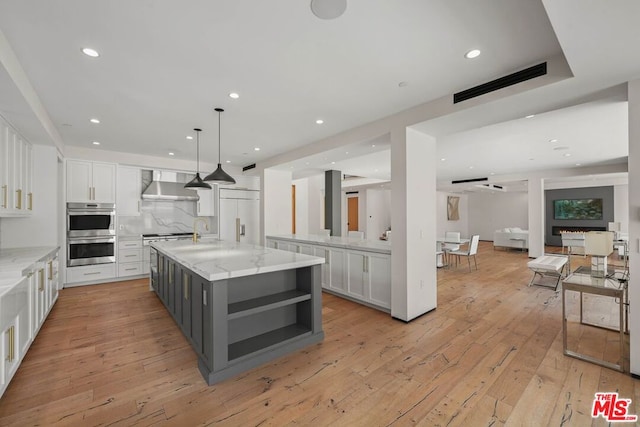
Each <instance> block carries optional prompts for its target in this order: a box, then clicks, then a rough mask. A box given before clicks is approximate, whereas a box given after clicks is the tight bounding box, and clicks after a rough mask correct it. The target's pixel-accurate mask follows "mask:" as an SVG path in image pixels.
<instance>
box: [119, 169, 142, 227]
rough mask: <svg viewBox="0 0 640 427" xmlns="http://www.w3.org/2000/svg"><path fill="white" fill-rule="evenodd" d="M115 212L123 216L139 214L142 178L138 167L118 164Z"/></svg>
mask: <svg viewBox="0 0 640 427" xmlns="http://www.w3.org/2000/svg"><path fill="white" fill-rule="evenodd" d="M117 182H118V184H117V189H118V191H117V192H116V213H117V214H118V215H123V216H125V215H126V216H138V215H140V203H141V193H142V180H141V177H140V168H133V167H129V166H118V179H117Z"/></svg>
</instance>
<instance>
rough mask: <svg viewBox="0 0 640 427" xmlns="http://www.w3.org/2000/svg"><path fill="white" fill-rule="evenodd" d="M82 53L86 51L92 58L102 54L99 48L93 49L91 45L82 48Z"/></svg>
mask: <svg viewBox="0 0 640 427" xmlns="http://www.w3.org/2000/svg"><path fill="white" fill-rule="evenodd" d="M82 53H84V54H85V55H87V56H90V57H92V58H97V57H98V56H100V54H99V53H98V51H97V50H95V49H91V48H90V47H84V48H82Z"/></svg>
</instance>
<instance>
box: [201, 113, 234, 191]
mask: <svg viewBox="0 0 640 427" xmlns="http://www.w3.org/2000/svg"><path fill="white" fill-rule="evenodd" d="M215 110H216V111H217V112H218V167H217V168H216V170H214V171H213V172H211V173H210V174H209V175H207V177H206V178H205V179H204V180H205V181H210V182H216V183H219V184H235V183H236V180H235V179H233V178H232V177H231V176H230V175H229V174H228V173H226V172H225V171H223V170H222V165H221V164H220V145H221V142H220V128H221V126H220V114H221V113H222V112H223V111H224V110H223V109H222V108H216V109H215Z"/></svg>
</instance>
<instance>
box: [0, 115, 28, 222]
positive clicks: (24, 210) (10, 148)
mask: <svg viewBox="0 0 640 427" xmlns="http://www.w3.org/2000/svg"><path fill="white" fill-rule="evenodd" d="M32 177H33V156H32V148H31V144H29V143H28V142H27V141H25V140H24V139H23V138H22V137H21V136H20V135H19V134H18V133H17V132H16V131H15V130H14V129H13V128H12V127H11V126H10V125H9V124H8V123H7V122H5V121H4V120H3V119H2V118H1V117H0V216H27V215H30V214H31V212H32V211H33V203H34V198H33V189H32V184H33V178H32Z"/></svg>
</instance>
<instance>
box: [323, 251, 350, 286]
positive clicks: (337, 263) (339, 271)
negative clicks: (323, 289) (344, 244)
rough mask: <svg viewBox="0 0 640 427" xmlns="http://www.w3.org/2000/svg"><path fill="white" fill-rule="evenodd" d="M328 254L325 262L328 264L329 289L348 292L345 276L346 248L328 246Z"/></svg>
mask: <svg viewBox="0 0 640 427" xmlns="http://www.w3.org/2000/svg"><path fill="white" fill-rule="evenodd" d="M326 249H327V256H326V257H325V263H327V264H328V268H327V270H328V273H329V280H328V282H329V283H328V285H329V289H331V290H332V291H338V292H343V293H345V292H347V281H346V278H345V262H346V259H345V258H346V253H347V252H346V250H344V249H338V248H332V247H330V246H327V247H326Z"/></svg>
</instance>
